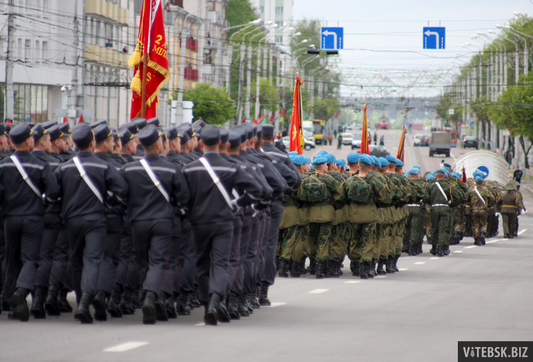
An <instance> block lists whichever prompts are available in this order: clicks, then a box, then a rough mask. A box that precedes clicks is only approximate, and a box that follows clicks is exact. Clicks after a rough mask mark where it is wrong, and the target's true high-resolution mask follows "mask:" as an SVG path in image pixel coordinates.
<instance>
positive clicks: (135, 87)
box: [130, 70, 142, 94]
mask: <svg viewBox="0 0 533 362" xmlns="http://www.w3.org/2000/svg"><path fill="white" fill-rule="evenodd" d="M130 89H131V90H132V91H134V92H137V94H141V91H142V82H141V72H140V70H137V72H135V76H134V77H133V80H132V81H131V85H130Z"/></svg>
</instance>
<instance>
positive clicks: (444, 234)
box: [430, 206, 451, 246]
mask: <svg viewBox="0 0 533 362" xmlns="http://www.w3.org/2000/svg"><path fill="white" fill-rule="evenodd" d="M450 216H451V210H450V208H449V207H446V206H436V207H432V208H431V212H430V217H431V227H432V228H431V235H432V237H431V244H433V245H439V246H447V245H448V244H449V242H450Z"/></svg>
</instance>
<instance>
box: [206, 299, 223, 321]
mask: <svg viewBox="0 0 533 362" xmlns="http://www.w3.org/2000/svg"><path fill="white" fill-rule="evenodd" d="M220 299H221V298H220V295H218V294H217V293H213V294H211V295H210V296H209V302H208V303H207V306H206V308H205V315H204V322H205V324H206V325H208V326H216V325H217V323H218V319H217V310H218V305H219V303H220Z"/></svg>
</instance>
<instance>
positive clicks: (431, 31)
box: [423, 27, 446, 49]
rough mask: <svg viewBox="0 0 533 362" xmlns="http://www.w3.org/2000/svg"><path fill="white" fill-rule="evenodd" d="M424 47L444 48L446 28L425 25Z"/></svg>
mask: <svg viewBox="0 0 533 362" xmlns="http://www.w3.org/2000/svg"><path fill="white" fill-rule="evenodd" d="M423 34H424V49H446V28H444V27H425V28H424V30H423Z"/></svg>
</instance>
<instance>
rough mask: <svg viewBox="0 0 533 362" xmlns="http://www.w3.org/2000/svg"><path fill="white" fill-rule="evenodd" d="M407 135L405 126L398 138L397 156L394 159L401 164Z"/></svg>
mask: <svg viewBox="0 0 533 362" xmlns="http://www.w3.org/2000/svg"><path fill="white" fill-rule="evenodd" d="M406 133H407V129H406V128H405V124H404V125H403V127H402V136H401V137H400V145H399V146H398V154H397V156H396V158H397V159H398V160H401V161H402V162H403V156H404V148H405V134H406Z"/></svg>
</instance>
